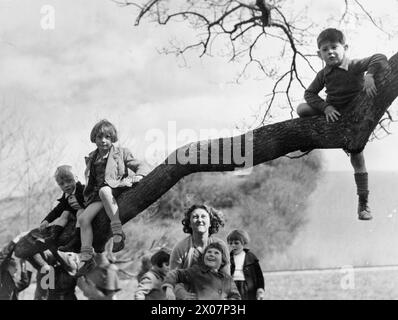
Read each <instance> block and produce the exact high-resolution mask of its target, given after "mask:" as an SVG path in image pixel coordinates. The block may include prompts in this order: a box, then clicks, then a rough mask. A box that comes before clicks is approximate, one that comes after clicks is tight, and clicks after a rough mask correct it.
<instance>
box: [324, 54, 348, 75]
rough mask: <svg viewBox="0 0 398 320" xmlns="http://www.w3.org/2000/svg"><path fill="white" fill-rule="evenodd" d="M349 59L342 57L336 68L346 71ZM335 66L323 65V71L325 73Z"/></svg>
mask: <svg viewBox="0 0 398 320" xmlns="http://www.w3.org/2000/svg"><path fill="white" fill-rule="evenodd" d="M350 61H351V60H350V59H349V58H348V57H344V58H343V61H342V62H341V63H340V65H339V66H338V67H337V68H340V69H343V70H345V71H348V66H349V64H350ZM334 68H335V67H330V66H328V65H327V66H326V67H325V71H326V73H329V72H330V71H332V70H333V69H334Z"/></svg>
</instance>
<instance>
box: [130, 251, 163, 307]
mask: <svg viewBox="0 0 398 320" xmlns="http://www.w3.org/2000/svg"><path fill="white" fill-rule="evenodd" d="M169 262H170V253H169V252H168V251H166V250H165V249H160V250H159V251H157V252H155V253H154V254H153V255H152V257H151V264H152V267H151V268H150V270H149V271H148V272H146V273H145V274H144V275H142V276H141V277H140V279H139V283H138V287H137V290H136V292H135V295H134V298H135V300H165V299H166V296H165V294H164V291H163V290H162V288H161V286H162V283H163V280H164V278H165V276H166V274H167V272H168V271H169Z"/></svg>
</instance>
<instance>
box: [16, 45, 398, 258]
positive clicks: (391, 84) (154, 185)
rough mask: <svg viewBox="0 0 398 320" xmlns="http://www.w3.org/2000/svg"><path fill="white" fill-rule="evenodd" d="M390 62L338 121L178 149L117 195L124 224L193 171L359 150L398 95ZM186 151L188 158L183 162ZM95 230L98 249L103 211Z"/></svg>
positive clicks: (396, 64) (394, 64) (105, 225)
mask: <svg viewBox="0 0 398 320" xmlns="http://www.w3.org/2000/svg"><path fill="white" fill-rule="evenodd" d="M389 65H390V67H391V70H388V71H387V72H385V73H383V74H381V75H376V84H377V87H378V95H377V96H376V98H375V99H371V98H369V97H367V95H366V94H365V93H361V94H360V95H359V96H358V97H357V98H356V99H355V100H354V101H352V103H351V104H350V106H348V108H347V110H348V111H347V112H346V113H344V114H343V115H342V117H341V118H340V120H339V121H337V122H334V123H327V122H326V121H325V118H324V117H323V116H317V117H310V118H298V119H292V120H287V121H283V122H278V123H275V124H271V125H267V126H263V127H260V128H257V129H255V130H253V131H249V132H247V133H246V134H244V135H241V136H238V137H233V138H223V139H213V140H207V141H200V142H195V143H191V144H188V145H185V146H183V147H181V148H179V149H177V150H176V151H175V152H173V153H172V154H171V155H170V156H169V157H168V158H167V159H166V160H165V161H164V162H163V163H162V164H160V165H159V166H157V167H156V168H155V169H154V170H153V171H152V172H150V173H149V174H148V175H147V176H146V177H145V178H144V179H143V180H141V182H140V183H139V184H138V185H137V186H136V187H135V188H134V189H132V190H130V191H128V192H126V193H125V194H123V195H122V196H121V197H120V198H119V199H118V204H119V209H120V218H121V221H122V223H126V222H128V221H130V220H131V219H133V218H134V217H136V216H137V215H138V214H139V213H140V212H142V211H143V210H145V209H146V208H148V207H149V206H150V205H151V204H153V203H154V202H156V201H157V200H158V199H159V198H160V197H162V195H163V194H165V193H166V192H167V191H168V190H169V189H170V188H172V187H173V186H174V185H175V184H176V183H177V182H178V181H179V180H180V179H182V178H183V177H185V176H187V175H189V174H191V173H195V172H214V171H233V170H235V169H239V168H242V167H243V166H245V165H246V166H255V165H257V164H260V163H263V162H266V161H270V160H273V159H276V158H278V157H281V156H284V155H287V154H289V153H291V152H294V151H298V150H311V149H345V150H347V151H349V152H357V151H360V150H362V149H363V148H364V147H365V145H366V143H367V142H368V139H369V136H370V135H371V133H372V132H373V130H374V129H375V127H376V126H377V124H378V122H379V120H380V119H381V117H382V116H383V115H384V114H385V112H386V110H387V109H388V107H389V106H390V105H391V103H392V102H393V101H394V100H395V99H396V97H397V96H398V53H397V54H395V55H394V56H393V57H392V58H391V59H390V60H389ZM233 155H235V156H233ZM236 155H238V157H236ZM188 156H190V157H189V159H190V162H188V161H186V160H187V158H188ZM217 159H218V161H212V160H217ZM242 159H243V160H245V162H243V161H242ZM182 160H185V161H182ZM72 229H73V228H72ZM70 231H71V229H69V231H68V232H70ZM93 231H94V240H95V241H94V247H95V249H96V250H97V251H101V250H103V247H104V245H105V242H106V241H107V240H108V239H109V237H110V228H109V219H108V217H107V215H106V213H105V211H101V212H100V213H99V215H98V216H97V217H96V218H95V220H94V221H93ZM64 237H67V234H65V235H64ZM20 245H21V246H23V245H24V244H23V243H22V244H20Z"/></svg>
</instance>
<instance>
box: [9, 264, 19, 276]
mask: <svg viewBox="0 0 398 320" xmlns="http://www.w3.org/2000/svg"><path fill="white" fill-rule="evenodd" d="M7 270H8V272H9V273H10V275H11V276H12V277H15V275H16V274H17V271H18V268H17V267H16V266H14V265H12V264H10V265H8V267H7Z"/></svg>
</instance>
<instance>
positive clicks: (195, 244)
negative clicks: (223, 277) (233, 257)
mask: <svg viewBox="0 0 398 320" xmlns="http://www.w3.org/2000/svg"><path fill="white" fill-rule="evenodd" d="M182 224H183V226H184V227H183V231H184V232H185V233H188V234H189V235H188V236H187V237H186V238H184V239H182V240H181V241H180V242H178V243H177V244H176V245H175V246H174V248H173V250H172V252H171V255H170V270H174V269H187V268H189V267H191V266H192V265H195V264H197V263H198V262H199V261H200V258H201V256H202V254H203V252H204V249H205V248H206V247H207V246H208V245H209V244H210V243H213V242H218V243H220V244H221V246H222V247H223V249H224V251H225V252H228V247H227V245H226V243H225V242H224V241H223V240H221V239H219V238H217V237H214V236H213V234H215V233H217V232H218V230H219V228H220V227H223V226H224V217H223V215H222V213H221V212H220V211H218V210H216V209H214V208H212V207H209V206H207V205H204V204H202V205H193V206H192V207H190V208H189V209H188V211H186V212H185V215H184V219H183V220H182ZM230 268H231V265H230V260H229V256H227V261H226V264H225V265H224V266H223V267H222V268H221V269H220V271H222V272H224V273H226V274H228V275H229V274H230V272H231V269H230ZM176 296H177V298H179V299H190V298H192V299H193V298H194V296H191V295H189V294H187V293H186V292H185V293H184V294H182V295H180V294H178V292H176Z"/></svg>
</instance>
